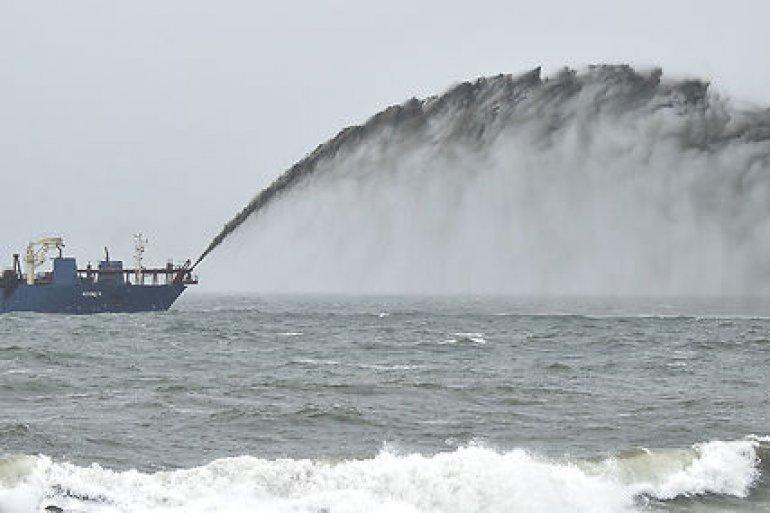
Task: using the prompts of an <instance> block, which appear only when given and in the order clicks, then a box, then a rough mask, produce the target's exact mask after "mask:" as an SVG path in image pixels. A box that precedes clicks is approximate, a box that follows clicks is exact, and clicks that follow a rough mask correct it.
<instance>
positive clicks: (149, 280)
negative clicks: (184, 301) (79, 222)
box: [0, 234, 198, 314]
mask: <svg viewBox="0 0 770 513" xmlns="http://www.w3.org/2000/svg"><path fill="white" fill-rule="evenodd" d="M134 239H135V247H134V267H133V268H124V267H123V262H122V261H121V260H111V259H110V253H109V250H108V249H107V248H104V260H101V261H100V262H99V263H98V266H97V267H96V268H94V267H93V266H92V265H91V263H90V262H89V263H88V265H87V266H86V267H85V268H78V265H77V261H76V259H75V258H72V257H67V256H64V254H63V250H64V247H65V245H64V240H63V239H62V238H61V237H46V238H43V239H40V240H37V241H34V242H31V243H30V244H29V245H28V246H27V250H26V252H25V254H24V258H23V261H24V269H23V271H22V265H21V264H22V262H21V260H22V259H20V255H19V254H14V255H13V264H12V267H11V268H10V269H5V270H4V271H3V272H2V277H1V278H0V313H7V312H40V313H61V314H96V313H133V312H152V311H164V310H168V309H169V308H170V307H171V305H172V304H174V302H175V301H176V300H177V298H179V296H180V295H181V294H182V292H184V291H185V289H187V287H189V286H191V285H196V284H197V283H198V278H197V276H194V275H193V274H192V268H191V267H190V261H189V260H187V261H186V262H185V263H183V264H181V265H176V264H174V263H173V262H168V263H166V266H165V267H160V268H146V267H145V266H144V265H143V255H144V252H145V244H146V243H147V240H146V239H144V238H143V236H142V235H141V234H137V235H136V236H135V237H134ZM52 252H56V254H55V256H54V257H53V258H50V260H52V263H53V265H52V268H51V270H50V271H39V269H40V268H42V266H44V265H45V264H46V262H47V261H48V260H49V254H50V253H52Z"/></svg>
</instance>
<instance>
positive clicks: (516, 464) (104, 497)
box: [0, 295, 770, 513]
mask: <svg viewBox="0 0 770 513" xmlns="http://www.w3.org/2000/svg"><path fill="white" fill-rule="evenodd" d="M769 368H770V301H768V300H756V299H720V300H717V299H714V300H704V299H697V300H694V299H685V298H665V299H655V298H635V299H617V298H608V299H602V298H578V297H570V298H534V297H526V298H521V297H518V298H515V297H468V296H464V297H459V296H458V297H428V296H420V297H417V296H415V297H343V296H296V297H291V296H267V297H260V296H213V295H189V296H186V297H183V298H182V300H181V301H180V302H179V303H178V304H177V305H176V306H175V307H174V308H173V309H172V310H171V311H169V312H164V313H149V314H130V315H128V314H127V315H113V314H109V315H95V316H61V315H38V314H7V315H3V316H0V511H2V512H3V513H6V512H10V513H15V512H39V511H42V510H43V509H44V508H45V507H47V506H57V507H60V508H63V509H64V511H72V512H105V513H106V512H133V511H137V512H139V511H142V512H145V511H146V512H204V511H206V512H244V511H260V512H263V511H264V512H297V513H305V512H314V513H321V512H325V513H336V512H339V513H346V512H387V513H391V512H410V513H412V512H415V513H416V512H424V513H429V512H430V513H433V512H436V513H438V512H463V513H466V512H489V513H494V512H511V511H517V512H531V513H538V512H548V513H559V512H569V513H575V512H607V513H610V512H612V513H615V512H641V511H664V512H665V511H671V512H717V511H719V512H724V511H727V512H749V511H751V512H755V511H770V484H769V483H768V480H767V479H768V478H767V475H768V471H769V469H768V461H770V438H767V435H768V434H769V433H770V427H768V426H770V394H769V392H770V373H768V369H769Z"/></svg>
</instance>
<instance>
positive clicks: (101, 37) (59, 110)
mask: <svg viewBox="0 0 770 513" xmlns="http://www.w3.org/2000/svg"><path fill="white" fill-rule="evenodd" d="M766 5H767V4H765V3H763V2H759V1H756V0H755V1H736V0H733V1H730V2H727V1H710V0H699V1H679V0H678V1H671V0H669V1H652V0H646V1H635V2H627V1H618V0H615V1H579V2H577V1H572V0H564V1H561V0H551V1H549V2H531V1H527V2H515V1H511V0H500V1H487V0H476V1H474V2H467V1H466V2H451V1H446V0H443V1H433V0H431V1H423V2H416V1H414V0H412V1H402V0H389V1H384V2H365V1H361V0H358V1H343V0H336V1H329V0H327V1H324V0H314V1H306V2H291V1H286V0H284V1H280V2H258V1H242V2H237V1H220V2H213V1H209V2H201V1H193V0H174V1H172V0H163V1H159V0H153V1H141V0H132V1H130V2H112V1H104V0H93V1H78V0H67V1H60V0H57V1H33V2H31V1H29V0H19V1H9V0H0V176H2V179H3V180H2V185H0V191H2V202H0V219H2V221H1V222H0V258H2V259H3V261H5V260H7V259H9V258H10V253H11V252H12V251H20V250H22V249H23V247H24V246H25V245H26V243H27V242H28V241H29V239H30V238H32V237H36V236H40V235H46V234H62V235H64V236H65V237H66V238H67V241H68V243H69V246H70V248H71V250H72V253H73V254H74V255H75V256H77V257H78V258H79V259H80V260H81V261H83V262H85V261H86V260H88V259H91V260H94V261H95V260H97V259H98V257H99V255H100V251H101V249H100V248H101V247H102V246H104V245H105V244H109V245H110V246H111V247H112V248H113V249H114V252H113V254H114V253H122V256H123V257H124V259H125V260H129V259H130V248H131V235H132V234H133V233H134V232H136V231H138V230H142V231H144V232H145V233H146V234H147V235H148V236H149V238H150V248H149V251H148V256H149V257H151V258H152V259H153V260H155V261H156V262H158V263H161V262H162V261H164V260H165V258H167V257H175V258H178V259H184V258H188V257H191V258H192V257H195V256H196V255H197V254H198V253H199V252H200V251H201V250H202V249H203V248H204V247H205V246H206V245H207V244H208V242H209V240H210V238H211V236H212V235H214V234H215V233H216V232H217V231H218V230H219V228H220V227H221V225H222V224H223V223H224V222H225V221H227V220H228V219H229V218H230V217H231V216H232V214H234V213H235V212H236V211H237V210H239V209H240V208H241V207H242V206H243V204H245V203H246V202H247V201H248V200H249V199H250V198H251V196H253V195H254V194H255V193H256V192H257V191H258V190H259V189H260V188H261V187H263V186H265V185H266V184H267V183H269V181H270V180H271V179H273V178H275V177H276V176H277V175H278V174H280V173H281V172H282V171H283V170H285V169H286V168H287V167H289V166H290V165H291V164H292V163H294V162H295V161H297V160H299V159H300V158H301V157H302V156H303V155H304V154H305V153H307V152H308V151H310V150H312V149H313V148H314V147H315V146H317V145H318V144H319V143H321V142H323V141H324V140H326V139H328V138H329V137H331V136H333V135H334V134H335V133H336V132H338V131H339V130H340V129H341V128H343V127H345V126H347V125H350V124H357V123H361V122H363V121H364V120H365V119H366V118H368V117H369V116H370V115H372V114H374V113H375V112H377V111H379V110H381V109H382V108H384V107H386V106H387V105H389V104H393V103H400V102H401V101H403V100H405V99H408V98H410V97H412V96H418V97H421V96H426V95H430V94H434V93H437V92H440V91H442V90H443V89H445V88H446V87H448V86H449V85H451V84H453V83H456V82H458V81H462V80H466V79H471V78H475V77H477V76H480V75H491V74H498V73H514V74H515V73H519V72H522V71H525V70H528V69H531V68H533V67H535V66H538V65H543V67H544V71H545V72H546V73H547V72H549V71H553V70H555V69H557V68H559V67H561V66H563V65H570V66H581V65H584V64H588V63H596V62H613V63H617V62H624V63H631V64H634V65H638V66H644V67H650V66H662V67H663V69H664V73H666V74H669V75H676V76H683V75H684V76H698V77H703V78H705V79H707V80H710V81H711V82H712V84H714V85H715V86H716V87H717V88H718V89H719V90H720V91H721V92H722V93H724V94H727V95H730V96H732V97H735V98H739V99H741V100H747V101H752V102H756V103H759V104H762V105H770V88H768V86H767V84H768V83H769V82H770V63H769V62H770V61H768V59H767V53H766V52H767V50H768V48H770V44H769V43H770V31H769V30H768V28H767V19H768V15H770V7H767V6H766ZM206 265H212V266H213V265H226V262H221V261H220V260H218V259H217V257H216V253H215V254H214V255H212V257H211V259H210V260H209V261H207V262H206ZM202 270H203V271H205V267H204V269H202ZM204 283H205V281H204ZM201 288H204V287H201ZM223 288H227V284H226V283H208V284H205V289H206V290H217V289H223Z"/></svg>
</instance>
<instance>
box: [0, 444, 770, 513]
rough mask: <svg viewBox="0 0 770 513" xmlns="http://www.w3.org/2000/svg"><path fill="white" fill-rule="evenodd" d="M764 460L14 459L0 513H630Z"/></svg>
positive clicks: (731, 484)
mask: <svg viewBox="0 0 770 513" xmlns="http://www.w3.org/2000/svg"><path fill="white" fill-rule="evenodd" d="M763 452H764V454H763ZM766 454H767V445H766V442H763V441H761V440H759V439H746V440H741V441H732V442H721V441H715V442H709V443H703V444H697V445H695V446H693V447H692V448H689V449H686V450H684V449H683V450H656V451H648V450H636V451H629V452H627V453H624V454H619V455H616V456H615V457H612V458H608V459H604V460H596V461H587V460H567V459H565V460H552V459H546V458H542V457H539V456H536V455H533V454H531V453H529V452H527V451H524V450H519V449H517V450H513V451H509V452H499V451H495V450H491V449H488V448H483V447H478V446H470V447H464V448H460V449H457V450H455V451H454V452H447V453H439V454H436V455H433V456H423V455H420V454H406V455H404V454H396V453H393V452H391V451H387V450H385V451H383V452H381V453H380V454H379V455H377V456H376V457H374V458H372V459H369V460H349V461H336V462H335V461H313V460H289V459H286V460H264V459H259V458H255V457H250V456H243V457H237V458H227V459H222V460H217V461H214V462H212V463H209V464H207V465H204V466H202V467H197V468H192V469H185V470H175V471H164V472H158V473H154V474H147V473H142V472H138V471H135V470H131V471H126V472H115V471H111V470H108V469H104V468H102V467H100V466H99V465H96V464H94V465H91V466H90V467H79V466H76V465H73V464H70V463H58V462H54V461H52V460H51V459H50V458H48V457H45V456H38V457H31V456H16V457H10V458H6V459H4V460H0V510H2V511H3V512H8V513H16V512H18V513H23V512H38V511H41V509H42V508H45V507H47V506H58V507H61V508H63V509H64V510H65V511H68V510H72V511H80V512H97V511H98V512H122V511H144V512H164V513H165V512H167V513H171V512H180V513H181V512H185V513H188V512H204V511H206V512H234V513H235V512H238V513H241V512H243V511H244V508H246V509H248V510H253V511H267V512H295V513H304V512H307V513H311V512H312V513H321V512H324V513H347V512H351V513H352V512H361V511H367V512H382V513H392V512H399V513H400V512H409V513H417V512H421V513H428V512H436V513H438V512H441V513H453V512H457V513H465V512H468V511H478V512H489V513H494V512H508V511H529V512H541V511H542V512H548V513H560V512H565V513H589V512H590V513H633V512H636V511H641V510H645V508H647V507H648V506H649V504H650V502H651V501H669V500H672V499H676V498H680V497H694V496H704V495H719V496H732V497H737V498H745V497H747V496H748V495H749V494H750V493H751V491H752V487H753V486H755V485H756V484H757V483H758V480H759V479H760V474H761V472H762V470H763V468H762V465H763V463H762V457H763V456H764V455H766Z"/></svg>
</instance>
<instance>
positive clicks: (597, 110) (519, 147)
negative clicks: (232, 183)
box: [201, 65, 770, 295]
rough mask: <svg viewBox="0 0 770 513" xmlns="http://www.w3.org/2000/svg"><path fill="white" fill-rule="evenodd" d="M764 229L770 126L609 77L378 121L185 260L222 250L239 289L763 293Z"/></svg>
mask: <svg viewBox="0 0 770 513" xmlns="http://www.w3.org/2000/svg"><path fill="white" fill-rule="evenodd" d="M244 224H250V225H252V228H253V229H252V230H245V232H246V233H247V234H249V236H248V237H246V236H245V235H244V230H243V229H240V227H242V226H243V225H244ZM769 233H770V110H767V109H760V108H755V107H748V106H746V107H744V106H739V105H738V104H737V103H736V102H734V101H732V100H730V99H728V98H725V97H723V96H721V95H720V94H719V93H718V92H715V91H712V90H711V89H710V87H709V86H708V84H707V83H705V82H703V81H700V80H680V79H670V78H664V77H663V75H662V73H661V71H660V70H659V69H653V70H647V71H640V70H635V69H633V68H631V67H629V66H623V65H618V66H610V65H605V66H592V67H589V68H587V69H585V70H582V71H574V70H570V69H565V70H563V71H561V72H559V73H557V74H556V75H554V76H550V77H541V74H540V70H539V69H536V70H533V71H531V72H528V73H525V74H523V75H519V76H512V75H499V76H494V77H485V78H480V79H478V80H476V81H473V82H465V83H462V84H459V85H457V86H455V87H452V88H451V89H449V90H448V91H446V92H445V93H443V94H440V95H437V96H433V97H429V98H426V99H422V100H418V99H412V100H409V101H407V102H405V103H403V104H401V105H395V106H392V107H389V108H387V109H385V110H384V111H382V112H380V113H379V114H377V115H375V116H373V117H372V118H371V119H369V120H368V121H367V122H366V123H364V124H363V125H360V126H354V127H350V128H346V129H345V130H343V131H341V132H340V133H339V134H338V135H337V136H335V137H334V138H332V139H331V140H329V141H328V142H326V143H324V144H322V145H320V146H318V148H316V149H315V150H314V151H313V152H312V153H310V154H309V155H308V156H307V157H306V158H304V159H303V160H301V161H299V162H298V163H297V164H296V165H294V166H293V167H292V168H291V169H289V170H288V171H287V172H286V173H284V174H283V175H281V176H280V177H279V178H278V179H277V180H276V181H275V182H274V183H273V184H271V185H270V186H269V187H268V188H266V189H265V190H263V191H262V192H260V193H259V194H258V195H257V196H255V198H254V200H253V201H252V202H251V203H249V204H248V205H247V206H246V207H245V208H244V209H243V210H242V211H241V212H240V213H239V214H238V215H237V216H236V217H235V218H234V219H233V220H232V221H231V222H229V223H228V224H227V225H226V226H225V228H224V230H223V231H222V232H221V233H220V234H219V235H217V237H215V239H214V240H213V241H212V243H211V245H210V246H209V248H208V249H207V250H206V252H205V253H204V254H203V255H202V256H201V259H202V258H204V257H205V256H206V255H208V254H209V252H210V251H211V250H213V249H214V248H216V247H217V246H218V245H219V244H220V243H221V242H223V241H224V240H225V239H228V240H229V239H234V241H235V242H236V243H235V244H228V245H225V246H224V247H223V248H222V251H227V252H229V253H228V254H227V261H228V262H230V264H229V265H227V266H225V265H220V266H212V268H211V269H207V273H209V274H212V275H216V274H218V273H219V274H225V277H224V278H222V279H224V280H225V281H226V282H228V283H232V286H233V287H235V288H243V289H244V290H254V288H255V287H258V288H259V289H261V290H265V291H268V290H275V291H283V292H286V291H299V292H307V291H321V292H328V291H332V292H371V293H378V292H383V293H390V292H395V293H398V292H431V293H434V292H435V293H455V292H459V293H465V292H481V293H522V294H528V293H533V294H551V293H574V294H583V293H587V294H593V293H596V294H618V293H620V294H624V293H625V294H651V295H660V294H683V295H690V294H721V293H726V294H728V293H729V294H755V293H756V294H760V293H765V292H768V291H770V260H768V259H767V258H765V255H767V254H768V253H770V237H768V234H769ZM236 235H237V236H236ZM246 250H247V251H246ZM239 259H241V260H242V261H241V260H239ZM255 262H256V263H257V264H258V266H257V269H258V272H257V273H254V277H253V278H251V277H250V275H249V276H245V275H244V274H243V273H238V275H237V277H236V276H233V275H231V274H226V273H233V272H234V270H237V269H251V268H254V264H255Z"/></svg>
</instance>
